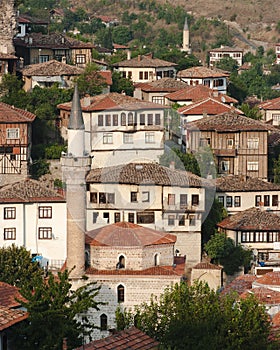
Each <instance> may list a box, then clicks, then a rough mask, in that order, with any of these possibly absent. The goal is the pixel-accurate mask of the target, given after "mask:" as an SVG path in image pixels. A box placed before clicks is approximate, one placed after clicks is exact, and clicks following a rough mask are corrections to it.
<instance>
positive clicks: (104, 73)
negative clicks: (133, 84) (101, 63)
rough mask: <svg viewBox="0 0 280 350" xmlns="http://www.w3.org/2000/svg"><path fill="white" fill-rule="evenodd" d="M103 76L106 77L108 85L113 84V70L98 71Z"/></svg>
mask: <svg viewBox="0 0 280 350" xmlns="http://www.w3.org/2000/svg"><path fill="white" fill-rule="evenodd" d="M98 73H99V74H100V75H101V77H102V78H104V80H105V82H106V84H107V85H112V84H113V80H112V72H111V71H110V70H101V71H99V72H98Z"/></svg>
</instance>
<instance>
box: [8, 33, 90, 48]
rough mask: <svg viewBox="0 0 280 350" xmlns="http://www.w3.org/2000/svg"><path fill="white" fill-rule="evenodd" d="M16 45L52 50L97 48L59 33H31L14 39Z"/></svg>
mask: <svg viewBox="0 0 280 350" xmlns="http://www.w3.org/2000/svg"><path fill="white" fill-rule="evenodd" d="M14 45H15V46H23V47H28V48H50V49H79V48H80V49H82V48H83V49H92V48H94V47H95V46H94V45H93V44H92V43H85V42H83V41H79V40H77V39H73V38H69V37H66V36H65V35H62V34H58V33H50V34H42V33H30V34H27V35H25V36H24V37H16V38H14Z"/></svg>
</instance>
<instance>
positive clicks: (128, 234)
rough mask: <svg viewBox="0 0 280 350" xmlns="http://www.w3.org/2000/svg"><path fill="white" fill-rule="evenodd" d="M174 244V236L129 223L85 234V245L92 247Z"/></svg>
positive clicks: (118, 223)
mask: <svg viewBox="0 0 280 350" xmlns="http://www.w3.org/2000/svg"><path fill="white" fill-rule="evenodd" d="M175 242H176V236H174V235H171V234H169V233H166V232H161V231H156V230H153V229H150V228H145V227H142V226H140V225H136V224H133V223H130V222H117V223H114V224H111V225H106V226H104V227H101V228H98V229H95V230H92V231H88V232H87V233H86V243H87V244H91V245H94V246H110V247H132V246H135V247H144V246H150V245H160V244H175Z"/></svg>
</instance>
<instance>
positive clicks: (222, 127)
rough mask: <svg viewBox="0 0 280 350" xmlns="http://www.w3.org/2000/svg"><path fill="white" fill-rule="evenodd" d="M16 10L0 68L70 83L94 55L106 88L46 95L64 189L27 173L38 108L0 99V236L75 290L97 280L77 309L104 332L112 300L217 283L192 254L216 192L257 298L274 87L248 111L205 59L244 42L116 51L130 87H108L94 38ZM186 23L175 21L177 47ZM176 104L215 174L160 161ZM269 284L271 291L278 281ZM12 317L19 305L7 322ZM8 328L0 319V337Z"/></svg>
mask: <svg viewBox="0 0 280 350" xmlns="http://www.w3.org/2000/svg"><path fill="white" fill-rule="evenodd" d="M5 6H6V7H5V9H6V12H7V18H8V24H7V23H5V24H3V25H5V28H6V26H7V27H8V28H12V29H13V28H15V24H16V18H15V17H13V16H8V15H9V14H11V13H13V11H14V9H13V6H12V5H11V4H10V1H7V2H5ZM11 18H12V20H11ZM17 21H18V26H19V27H20V28H21V29H20V31H19V32H18V33H17V34H15V33H14V30H12V29H11V30H6V33H7V36H6V37H4V38H3V40H2V39H1V40H2V42H1V43H0V52H2V53H0V63H1V67H2V69H1V75H3V74H5V73H7V72H10V73H14V72H15V71H16V70H17V69H18V67H19V69H20V70H19V71H20V72H21V74H22V79H23V81H24V89H25V90H26V91H30V90H32V89H33V88H34V87H35V86H40V87H48V86H51V85H52V84H54V83H58V84H59V86H60V87H61V88H70V87H73V86H74V79H75V77H77V76H79V75H80V74H81V73H82V72H83V70H84V68H85V66H86V65H87V64H88V63H90V62H95V63H96V64H97V65H98V66H99V67H100V74H101V75H103V76H104V78H105V79H106V82H107V87H106V88H105V90H104V91H103V93H102V94H100V95H96V96H86V97H84V98H82V99H81V98H80V96H79V92H78V90H77V87H76V86H75V89H74V95H73V99H72V101H71V102H65V103H61V104H60V105H58V106H57V107H58V109H59V113H60V114H59V128H60V131H61V135H62V137H63V138H64V139H65V141H66V142H67V143H68V149H67V152H65V153H63V154H62V156H61V179H62V180H63V182H64V183H65V186H66V191H65V192H64V191H58V189H56V188H55V187H54V183H53V181H49V180H47V179H46V178H44V179H41V180H40V181H37V180H33V179H31V178H30V176H29V167H30V164H31V156H30V155H31V147H32V144H31V130H32V122H33V121H34V120H35V118H36V116H35V115H34V114H32V113H30V112H28V111H25V110H21V109H18V108H15V107H14V106H10V105H7V104H4V103H0V140H1V145H0V229H1V232H0V246H1V247H8V246H10V245H11V244H16V245H18V246H24V247H26V248H27V249H28V250H30V251H31V254H32V255H33V256H34V257H36V256H41V257H44V258H45V259H46V260H47V262H48V267H49V268H51V269H60V268H62V267H63V266H65V265H66V266H67V267H68V268H69V269H72V268H73V267H74V266H75V268H74V270H73V271H72V273H71V278H72V281H73V284H74V287H75V286H78V285H80V284H81V283H83V280H82V279H81V277H82V276H83V275H85V274H86V275H87V277H88V278H89V281H96V282H98V283H99V284H101V289H100V293H99V296H98V298H99V299H100V300H102V301H105V302H108V304H106V305H103V306H101V307H100V310H99V311H94V312H92V313H91V312H89V317H90V319H91V320H92V321H93V323H94V324H95V325H97V326H100V329H99V330H97V329H96V330H94V337H95V338H103V337H105V336H108V335H109V329H112V328H114V327H115V310H116V308H117V306H118V305H121V306H122V307H124V308H129V307H134V306H135V305H137V304H140V303H141V302H143V301H148V300H149V299H150V296H151V294H154V295H159V294H161V293H162V292H163V291H164V289H165V288H166V287H167V286H170V285H172V284H174V283H176V282H180V281H181V280H187V281H188V282H189V283H192V281H193V280H196V279H203V280H205V281H207V283H208V284H209V285H210V286H211V288H215V289H217V288H219V287H221V286H222V285H223V278H222V269H221V267H220V266H216V265H213V264H211V263H209V261H204V260H203V259H202V253H203V249H202V248H203V247H202V233H201V224H202V218H203V217H204V216H205V213H207V212H209V210H210V208H208V207H207V206H206V202H209V196H210V194H212V197H213V198H212V202H213V200H214V198H217V200H218V201H219V202H221V203H222V204H223V206H224V207H225V209H226V210H227V213H228V217H227V218H226V219H224V220H223V221H222V222H220V223H219V224H218V226H217V227H218V229H219V230H220V231H221V232H226V233H227V235H228V237H230V238H232V239H233V240H234V241H235V243H236V244H239V243H240V244H241V245H243V246H244V247H246V248H250V249H252V250H253V254H254V261H255V270H254V272H255V275H254V279H252V280H251V279H250V283H251V286H250V288H252V283H253V280H254V283H255V284H254V285H253V288H255V289H254V290H253V292H254V293H256V295H257V292H259V291H260V290H261V289H260V287H262V283H263V284H264V285H265V287H266V288H268V284H267V283H264V282H261V279H257V277H256V276H259V275H262V274H264V273H266V272H269V273H271V274H277V271H278V270H280V217H279V211H280V185H278V184H275V183H273V182H272V181H271V180H272V177H271V174H270V172H269V169H268V159H269V156H270V154H271V152H272V150H273V147H274V146H275V144H277V142H278V141H277V140H279V129H278V128H277V127H278V126H279V121H280V98H276V99H274V100H270V101H265V102H263V103H261V104H260V105H259V109H260V112H261V114H262V120H259V121H258V120H253V119H249V118H247V117H245V116H244V115H243V112H242V111H241V110H240V109H238V108H237V107H236V106H237V102H238V101H237V100H235V99H234V98H232V97H230V96H228V95H227V86H228V79H229V74H228V73H227V72H224V71H221V70H218V69H215V62H217V60H219V59H221V58H223V57H232V58H234V59H235V60H236V61H237V64H238V65H239V66H240V67H241V66H242V55H243V51H242V50H239V49H235V48H227V47H223V48H219V49H214V50H211V52H210V53H209V55H210V65H209V67H203V66H199V67H192V68H189V69H185V70H182V71H177V69H176V64H173V63H171V62H167V61H164V60H160V59H157V58H154V57H153V56H152V55H151V54H149V55H144V56H143V55H139V56H137V57H136V58H131V53H130V51H129V50H128V51H127V59H126V60H124V61H122V62H118V63H116V64H114V67H113V69H115V70H117V71H119V72H120V73H121V74H122V76H123V77H127V78H130V79H132V81H133V83H134V86H135V90H134V96H133V97H130V96H126V95H124V94H118V93H110V85H111V84H112V79H111V71H110V70H109V69H108V66H107V64H106V63H105V62H104V61H96V60H94V59H93V58H92V54H91V52H92V49H93V48H95V46H94V45H93V44H88V43H82V42H80V41H78V40H74V39H69V38H68V37H66V36H65V35H64V34H63V35H62V34H50V33H49V34H42V33H30V32H29V31H27V30H26V28H27V27H26V26H27V25H28V23H29V22H28V21H30V19H26V18H24V17H18V18H17ZM33 24H34V23H33ZM38 24H40V25H41V24H42V23H41V22H40V23H38ZM188 34H189V33H188V25H187V22H186V23H185V26H184V33H183V45H182V50H183V51H186V53H189V52H190V44H189V36H188ZM174 104H177V105H178V106H179V108H178V110H177V114H176V116H177V118H178V120H179V124H178V125H179V128H178V130H172V133H173V134H174V136H176V137H175V139H176V142H177V144H178V145H177V146H178V147H179V146H181V149H182V151H184V152H191V153H192V154H193V155H194V156H195V157H196V158H197V159H198V160H199V159H201V157H200V156H201V154H202V153H203V152H205V150H206V151H207V152H208V153H209V151H210V150H211V160H210V161H209V162H210V165H212V166H214V168H215V169H216V174H215V176H213V173H211V174H210V173H209V174H206V175H208V176H206V178H202V177H199V176H197V175H194V174H192V173H190V172H187V171H183V170H179V169H176V168H175V167H174V163H170V165H168V166H164V165H162V164H161V162H160V160H161V156H162V155H163V154H164V153H165V152H172V150H171V149H170V148H169V147H168V146H167V145H168V143H167V142H166V141H169V142H171V140H170V132H168V133H167V132H166V129H170V128H171V124H172V120H170V118H171V117H167V118H166V115H168V111H169V110H170V107H171V106H172V105H174ZM168 131H170V130H168ZM173 140H174V138H173ZM200 165H201V166H202V165H203V164H200ZM209 189H210V190H209ZM206 196H208V198H207V199H208V201H206ZM210 202H211V201H210ZM241 278H243V277H241ZM246 278H247V277H245V278H244V279H246ZM263 278H265V277H263ZM250 283H249V284H250ZM272 284H273V283H272ZM0 287H1V286H0ZM247 287H248V283H247V284H246V288H247ZM257 288H259V289H258V290H257ZM269 288H270V287H269ZM277 288H278V289H277ZM0 289H1V288H0ZM233 289H234V288H233ZM247 289H249V287H248V288H247ZM271 289H272V290H276V291H277V293H278V294H279V290H280V282H279V283H278V284H277V287H271ZM263 293H270V292H265V291H264V292H263ZM271 293H272V292H271ZM271 293H270V294H271ZM275 293H276V292H275ZM261 296H263V294H262V295H261ZM277 297H278V299H279V296H278V295H277ZM0 305H2V304H1V300H0ZM4 306H5V305H4ZM279 307H280V302H279ZM10 308H12V306H11V307H10ZM278 309H279V308H278ZM278 309H277V308H274V309H273V311H271V313H270V315H271V316H274V315H276V314H277V312H278V311H279V310H278ZM3 312H6V311H5V310H4V309H3ZM24 317H25V316H24V315H22V314H21V313H19V314H18V321H16V320H15V321H13V322H12V323H11V324H14V323H16V322H19V321H20V320H22V319H23V318H24ZM9 325H10V324H9ZM6 330H7V327H6V328H5V327H2V328H0V335H1V341H2V343H3V344H4V343H5V342H7V334H6ZM133 332H134V333H137V331H135V330H134V331H132V334H134V333H133ZM104 344H105V343H104ZM104 344H103V346H104V348H105V345H104ZM151 344H152V346H156V344H155V343H153V342H152V341H151ZM0 348H1V347H0ZM92 348H93V349H94V347H92ZM151 348H155V347H151Z"/></svg>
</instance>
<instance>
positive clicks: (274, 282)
mask: <svg viewBox="0 0 280 350" xmlns="http://www.w3.org/2000/svg"><path fill="white" fill-rule="evenodd" d="M256 283H257V284H259V285H266V286H279V287H280V271H273V272H268V273H266V274H265V275H263V276H262V277H259V278H258V279H257V280H256Z"/></svg>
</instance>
